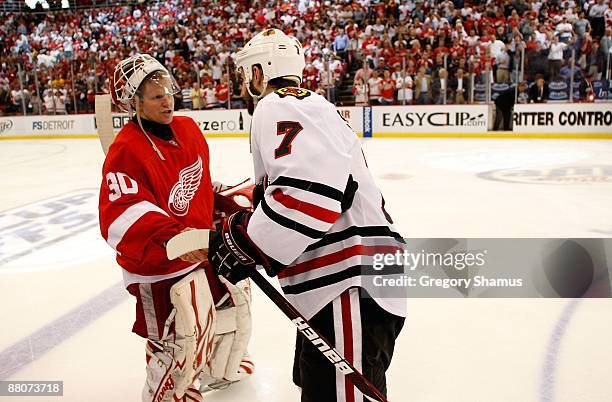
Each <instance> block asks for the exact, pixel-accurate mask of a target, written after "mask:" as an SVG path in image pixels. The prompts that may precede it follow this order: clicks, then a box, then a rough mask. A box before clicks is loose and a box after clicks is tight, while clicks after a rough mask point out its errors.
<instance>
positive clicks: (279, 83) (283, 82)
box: [254, 64, 300, 89]
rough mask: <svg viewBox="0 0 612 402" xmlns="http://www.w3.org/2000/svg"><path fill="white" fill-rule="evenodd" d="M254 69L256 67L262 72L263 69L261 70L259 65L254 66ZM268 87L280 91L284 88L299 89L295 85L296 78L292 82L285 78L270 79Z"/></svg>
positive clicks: (296, 84) (297, 85)
mask: <svg viewBox="0 0 612 402" xmlns="http://www.w3.org/2000/svg"><path fill="white" fill-rule="evenodd" d="M254 67H257V68H259V69H260V70H262V71H263V69H262V68H261V65H259V64H255V65H254ZM268 86H269V87H272V88H274V89H281V88H286V87H299V86H300V85H299V84H298V83H297V77H296V80H292V79H289V78H285V77H277V78H272V79H271V80H270V81H268Z"/></svg>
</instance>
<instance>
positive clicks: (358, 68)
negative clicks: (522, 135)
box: [0, 0, 612, 114]
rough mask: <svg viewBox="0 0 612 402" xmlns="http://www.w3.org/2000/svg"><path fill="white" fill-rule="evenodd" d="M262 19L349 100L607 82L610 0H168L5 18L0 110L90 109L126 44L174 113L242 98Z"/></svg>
mask: <svg viewBox="0 0 612 402" xmlns="http://www.w3.org/2000/svg"><path fill="white" fill-rule="evenodd" d="M77 3H78V1H77ZM267 27H277V28H280V29H283V30H284V31H286V32H287V33H289V34H292V35H294V36H296V37H297V38H298V39H299V40H300V41H301V42H302V44H303V46H304V51H305V55H306V60H307V64H306V68H305V70H304V82H303V85H302V86H304V87H306V88H308V89H311V90H313V91H317V92H319V93H321V94H323V95H325V96H326V97H328V99H329V100H330V101H332V102H341V103H343V104H352V103H353V102H354V103H355V104H356V105H366V104H413V103H414V104H441V103H457V104H462V103H467V102H469V101H471V100H473V99H472V98H471V96H472V94H473V92H472V93H471V89H472V88H470V87H471V86H473V85H477V84H483V83H486V84H487V85H488V84H492V83H498V84H512V83H516V81H528V82H530V83H531V82H536V81H541V82H543V83H544V85H546V84H547V83H549V82H551V81H555V80H569V77H570V75H572V73H573V81H574V82H580V83H581V85H582V86H581V88H582V87H584V88H585V93H586V92H588V91H589V85H588V83H589V82H592V81H593V80H601V79H606V78H607V76H608V71H607V69H608V64H609V57H610V56H609V55H610V52H611V49H612V34H611V28H612V10H611V9H610V4H609V0H548V1H544V0H489V1H467V0H465V1H463V0H455V1H451V0H445V1H433V0H401V1H399V0H386V1H374V0H360V1H324V2H321V1H314V0H297V1H290V2H276V1H223V0H220V1H197V0H191V1H190V0H186V1H179V0H171V1H164V2H153V1H148V2H141V3H138V4H136V5H132V6H114V7H101V8H100V7H99V8H88V9H78V10H70V11H54V12H46V13H5V14H2V15H0V112H2V110H4V112H5V113H19V112H21V110H22V106H21V105H22V99H23V100H24V101H25V104H26V106H27V109H28V113H51V114H53V113H66V112H67V113H73V112H75V111H78V112H92V111H93V104H94V97H95V94H96V93H101V92H105V91H108V86H109V81H108V79H109V76H110V74H111V72H112V70H113V68H114V66H115V64H116V63H117V62H118V61H119V60H121V59H123V58H125V57H127V56H129V55H131V54H133V53H135V52H141V53H149V54H151V55H152V56H153V57H155V58H157V59H158V60H159V61H160V62H162V64H164V65H165V66H166V67H168V68H169V69H170V70H171V71H172V73H173V74H174V76H175V78H176V79H177V81H178V82H179V84H180V85H181V86H182V92H181V94H180V96H178V97H177V102H176V103H177V108H187V109H211V108H220V107H240V106H241V100H240V98H239V90H240V89H239V88H240V79H241V77H239V76H238V74H237V73H236V70H235V65H234V62H233V58H232V54H233V53H234V52H235V51H236V50H238V49H239V48H240V47H241V46H242V45H243V44H244V43H245V42H246V41H247V40H248V39H249V38H250V37H251V36H252V35H253V33H255V32H259V31H261V30H263V29H264V28H267ZM523 54H524V63H521V60H523V57H521V56H522V55H523ZM572 54H573V55H574V61H575V62H574V63H571V62H570V58H571V55H572ZM572 64H573V69H572V68H571V66H572ZM19 71H21V72H22V73H21V80H19ZM585 83H586V84H585ZM347 86H348V88H349V89H350V90H351V91H349V94H350V92H352V94H351V96H350V99H345V98H342V99H341V90H342V88H343V87H347ZM22 87H23V89H22ZM37 88H38V91H37ZM590 89H591V90H592V87H591V88H590ZM532 92H533V91H532ZM527 99H531V101H546V97H545V96H542V97H540V98H539V99H538V97H532V98H527ZM585 99H586V97H585ZM75 109H76V110H75Z"/></svg>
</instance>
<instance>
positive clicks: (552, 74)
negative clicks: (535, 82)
mask: <svg viewBox="0 0 612 402" xmlns="http://www.w3.org/2000/svg"><path fill="white" fill-rule="evenodd" d="M565 49H567V44H565V43H563V42H560V41H559V36H558V35H555V36H554V37H553V40H552V43H551V44H550V48H549V52H548V75H549V79H550V80H554V79H555V78H557V77H558V76H559V70H561V60H563V51H564V50H565Z"/></svg>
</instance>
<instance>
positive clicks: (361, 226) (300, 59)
mask: <svg viewBox="0 0 612 402" xmlns="http://www.w3.org/2000/svg"><path fill="white" fill-rule="evenodd" d="M236 63H237V66H238V69H239V72H240V73H241V74H242V77H243V89H242V90H243V97H244V99H245V101H246V102H247V106H248V109H249V112H250V113H252V114H253V119H252V126H251V151H252V153H253V164H254V169H255V178H256V181H257V182H259V183H260V185H259V186H258V190H259V191H258V193H259V197H257V195H256V198H259V203H258V204H257V207H256V208H255V210H254V211H253V212H246V211H241V212H237V213H236V214H234V215H232V216H230V217H229V219H227V221H226V222H225V224H224V226H223V230H222V232H221V234H220V235H219V236H217V237H216V238H214V239H212V241H211V244H210V248H209V254H208V255H209V260H210V262H211V264H212V265H213V267H214V268H215V269H216V270H217V272H218V273H219V274H221V275H223V276H225V277H226V278H227V279H229V280H230V281H231V282H237V281H239V280H241V279H244V278H245V277H247V276H248V275H249V272H250V271H251V270H252V269H254V268H255V266H256V265H262V266H263V267H264V268H265V270H266V272H267V273H268V275H271V276H278V279H279V281H280V284H281V287H282V289H283V291H284V293H285V295H286V297H287V299H288V300H289V301H290V302H291V303H292V304H293V305H294V306H295V307H296V308H297V309H298V310H299V311H300V312H301V313H302V314H303V315H304V316H305V317H306V318H307V319H309V320H310V323H311V324H312V326H313V327H315V328H316V329H317V330H318V331H319V332H320V333H321V334H322V335H323V336H325V337H326V338H327V339H328V340H330V341H331V342H332V343H334V345H335V347H336V349H337V350H338V351H339V352H340V353H341V354H343V355H344V357H345V358H346V359H347V360H349V361H350V362H351V363H352V364H353V366H354V367H355V368H356V369H358V370H359V371H361V372H362V373H363V374H364V375H365V377H366V378H367V379H368V380H369V381H370V382H371V383H372V384H373V385H375V386H376V387H377V388H378V390H379V391H381V392H382V393H383V394H386V381H385V372H386V370H387V368H388V367H389V364H390V362H391V357H392V355H393V348H394V345H395V340H396V337H397V336H398V334H399V332H400V330H401V328H402V326H403V323H404V317H405V314H406V311H405V300H399V299H391V298H388V299H387V298H382V297H366V296H367V295H366V290H365V289H364V287H363V286H362V279H363V276H362V269H363V267H364V265H365V264H366V261H371V258H372V255H373V254H374V253H379V252H381V251H382V252H385V251H387V252H391V253H392V252H394V251H396V250H398V249H401V248H402V246H403V239H402V237H401V236H400V235H399V234H398V233H397V232H396V231H395V230H394V228H393V227H392V225H391V224H392V222H391V219H390V217H389V215H388V214H387V213H386V212H385V210H384V200H383V197H382V195H381V193H380V191H379V190H378V188H377V187H376V184H375V183H374V179H373V177H372V175H371V174H370V172H369V170H368V167H367V164H366V161H365V158H364V155H363V153H362V150H361V145H360V141H359V138H358V137H357V136H356V135H355V133H354V132H353V131H352V130H351V128H350V127H349V126H348V124H347V123H346V121H344V120H343V119H342V118H341V117H340V115H339V114H338V113H337V111H336V108H335V106H334V105H332V104H331V103H329V102H328V101H327V100H325V98H323V97H321V96H319V95H317V94H315V93H313V92H310V91H308V90H306V89H302V88H299V85H300V83H301V80H302V70H303V69H304V64H305V63H304V55H303V51H302V46H301V44H300V43H299V41H298V40H297V39H295V38H292V37H289V36H287V35H285V34H284V33H283V32H282V31H280V30H277V29H267V30H265V31H263V32H261V33H259V34H258V35H256V36H255V37H254V38H252V39H251V40H250V41H249V42H248V43H247V44H246V45H245V46H244V49H243V50H241V51H240V52H238V53H237V55H236ZM256 202H257V200H256ZM370 264H371V262H370ZM293 377H294V382H295V383H296V384H297V385H298V386H300V387H301V392H302V394H301V395H302V396H301V400H302V401H303V402H311V401H317V402H333V401H337V402H354V401H362V400H363V395H362V394H361V393H360V392H359V391H358V390H357V389H356V388H354V386H353V385H352V384H351V383H350V382H348V380H346V379H345V377H344V376H343V375H342V374H340V373H336V372H335V370H334V367H333V366H332V365H330V364H329V361H328V360H327V359H326V358H325V357H323V355H321V354H320V352H319V351H318V350H316V349H315V348H314V346H313V345H312V344H310V343H309V342H308V341H305V340H304V339H302V337H301V336H299V335H298V337H297V341H296V354H295V361H294V373H293Z"/></svg>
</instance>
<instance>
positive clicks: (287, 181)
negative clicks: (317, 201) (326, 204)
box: [270, 176, 344, 202]
mask: <svg viewBox="0 0 612 402" xmlns="http://www.w3.org/2000/svg"><path fill="white" fill-rule="evenodd" d="M270 185H271V186H286V187H295V188H299V189H300V190H304V191H309V192H311V193H315V194H319V195H322V196H324V197H327V198H331V199H332V200H336V201H338V202H342V197H343V196H344V194H343V192H342V191H340V190H338V189H336V188H333V187H331V186H328V185H327V184H322V183H316V182H314V181H308V180H303V179H296V178H294V177H287V176H279V177H277V178H276V180H274V181H273V182H272V183H271V184H270Z"/></svg>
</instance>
